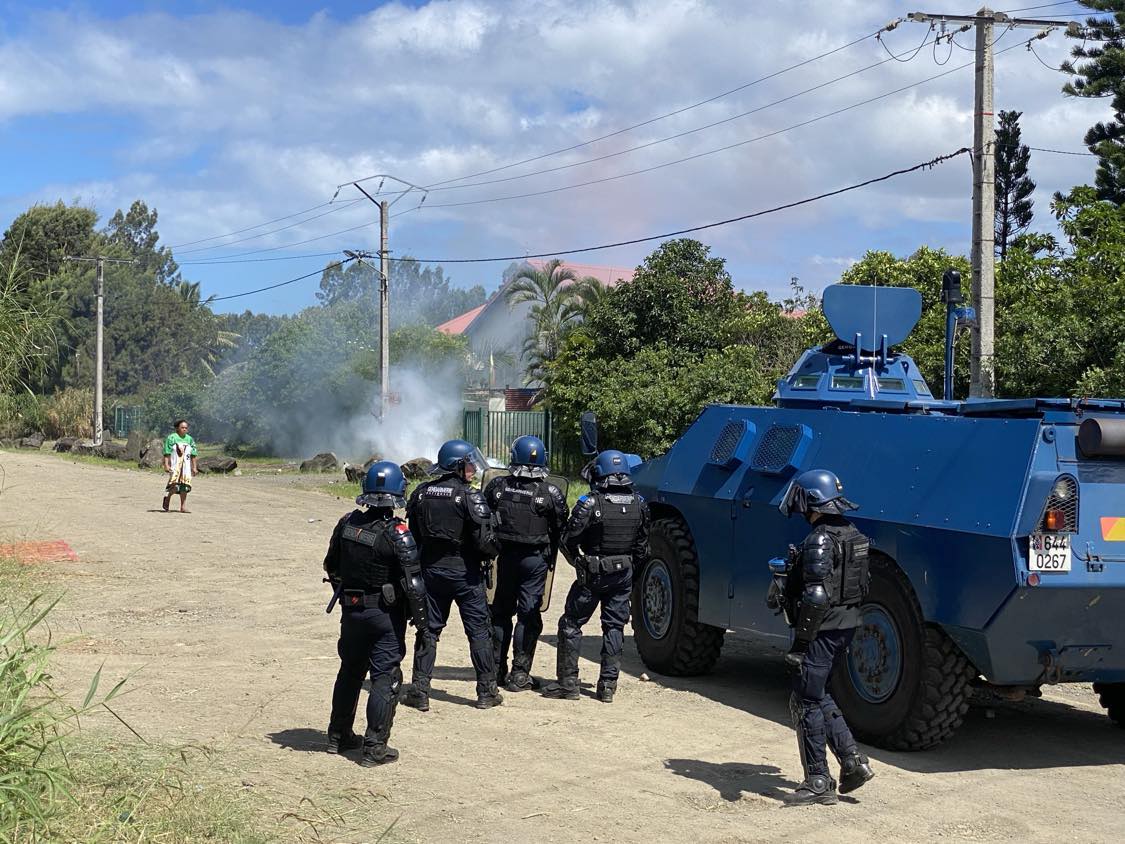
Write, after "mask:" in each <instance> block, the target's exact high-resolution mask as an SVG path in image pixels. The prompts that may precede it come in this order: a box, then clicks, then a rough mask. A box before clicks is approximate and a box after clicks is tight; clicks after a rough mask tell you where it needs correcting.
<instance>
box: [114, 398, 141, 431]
mask: <svg viewBox="0 0 1125 844" xmlns="http://www.w3.org/2000/svg"><path fill="white" fill-rule="evenodd" d="M143 410H144V408H142V407H139V406H138V407H124V406H118V407H115V408H114V409H113V435H114V436H115V437H127V436H129V433H130V432H131V431H132V430H133V429H134V428H139V427H141V420H142V416H141V412H142V411H143Z"/></svg>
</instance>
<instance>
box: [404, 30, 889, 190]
mask: <svg viewBox="0 0 1125 844" xmlns="http://www.w3.org/2000/svg"><path fill="white" fill-rule="evenodd" d="M895 23H896V24H897V23H898V21H896V22H895ZM888 25H889V24H888ZM885 29H886V27H883V28H881V29H877V30H876V31H875V32H870V33H868V34H866V35H863V36H861V37H859V38H856V39H854V40H852V41H849V42H848V43H846V44H841V45H840V46H839V47H834V48H832V49H831V50H828V51H826V52H824V53H820V54H819V55H816V56H813V57H812V58H808V59H804V60H802V61H799V62H797V63H796V64H791V65H789V66H788V67H783V68H782V69H781V70H775V71H774V72H773V73H769V74H766V75H765V76H760V77H758V78H757V79H752V80H750V81H749V82H745V83H743V84H741V85H738V86H736V87H734V88H731V89H730V90H727V91H723V92H722V93H721V94H715V95H714V96H712V97H708V98H706V99H703V100H699V101H698V102H695V103H692V104H691V105H686V106H683V107H681V108H678V109H675V110H673V111H669V112H667V113H665V114H660V115H657V116H656V117H650V118H649V119H647V120H642V121H641V122H640V123H634V124H632V125H630V126H625V127H624V128H621V129H615V130H614V131H612V132H607V133H606V134H604V135H599V136H597V137H596V138H589V139H587V140H585V141H582V142H581V143H577V144H572V145H571V146H567V147H560V148H559V149H555V150H551V151H550V152H544V153H540V154H539V155H534V156H531V157H530V158H525V159H523V160H521V161H513V162H511V163H509V164H502V165H500V166H498V167H493V168H491V169H488V170H480V171H478V172H476V173H466V174H465V175H463V176H457V177H455V178H452V179H444V180H442V181H440V182H434V183H432V184H430V185H427V186H426V187H427V188H428V189H433V188H436V187H440V186H442V185H448V184H452V183H453V182H462V181H464V180H466V179H475V178H477V177H479V176H491V175H492V174H493V173H499V172H500V171H502V170H510V169H511V168H513V167H520V166H521V165H524V164H532V163H534V162H536V161H542V160H543V159H544V158H551V157H552V156H555V155H562V154H563V153H565V152H573V151H574V150H576V149H581V148H582V147H586V146H590V145H591V144H596V143H598V142H599V141H605V140H608V139H609V138H614V137H616V136H618V135H623V134H625V133H626V132H632V131H633V130H634V129H641V128H643V127H645V126H650V125H652V124H653V123H657V122H659V121H661V120H666V119H667V118H669V117H675V116H677V115H680V114H683V113H684V112H687V111H691V110H692V109H696V108H700V107H701V106H705V105H708V104H710V103H713V102H715V101H716V100H721V99H723V98H724V97H729V96H730V95H731V94H737V93H738V92H739V91H745V90H746V89H747V88H751V87H753V86H754V85H758V84H760V83H762V82H766V81H768V80H770V79H775V78H777V77H778V76H781V75H782V74H785V73H789V72H790V71H791V70H796V69H798V68H801V67H804V66H805V65H809V64H812V63H813V62H816V61H820V60H821V59H825V58H828V57H829V56H833V55H835V54H836V53H839V52H842V51H844V50H847V49H849V48H850V47H854V46H855V45H856V44H861V43H863V42H864V41H866V40H868V39H869V38H873V37H876V36H878V35H879V34H880V33H881V32H883V31H884V30H885Z"/></svg>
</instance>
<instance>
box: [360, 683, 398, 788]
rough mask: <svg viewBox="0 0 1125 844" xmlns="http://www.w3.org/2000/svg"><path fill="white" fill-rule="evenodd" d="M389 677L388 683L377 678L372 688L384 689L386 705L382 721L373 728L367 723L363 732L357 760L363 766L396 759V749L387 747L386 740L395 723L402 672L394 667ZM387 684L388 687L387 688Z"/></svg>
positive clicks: (368, 766)
mask: <svg viewBox="0 0 1125 844" xmlns="http://www.w3.org/2000/svg"><path fill="white" fill-rule="evenodd" d="M389 679H390V683H389V684H387V683H386V680H385V679H384V678H382V677H381V678H379V680H378V681H376V682H377V683H378V684H379V688H376V689H372V693H373V694H376V693H380V692H383V691H384V689H386V693H387V697H386V701H387V706H386V709H385V710H384V713H383V719H382V721H381V722H380V723H378V724H376V725H375V728H374V729H372V728H371V725H370V724H369V725H368V727H367V732H366V733H364V736H363V757H362V758H361V759H360V760H359V764H360V765H362V766H363V767H365V768H373V767H375V766H376V765H388V764H390V763H391V762H394V761H395V760H397V759H398V751H397V750H395V749H394V748H393V747H389V746H388V745H387V742H388V741H390V738H391V727H392V726H394V723H395V710H397V709H398V702H399V696H400V694H401V691H402V672H401V671H399V670H397V669H396V670H395V672H394V675H392V676H391V677H390V678H389ZM388 686H389V688H387V687H388Z"/></svg>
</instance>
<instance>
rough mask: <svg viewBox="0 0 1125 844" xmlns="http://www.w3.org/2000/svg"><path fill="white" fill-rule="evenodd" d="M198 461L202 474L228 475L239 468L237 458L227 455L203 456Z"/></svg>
mask: <svg viewBox="0 0 1125 844" xmlns="http://www.w3.org/2000/svg"><path fill="white" fill-rule="evenodd" d="M197 463H198V466H199V474H201V475H226V474H229V473H230V472H233V471H234V470H235V469H237V468H238V461H237V460H235V459H234V458H233V457H225V456H221V457H201V458H200V459H199V460H198V461H197Z"/></svg>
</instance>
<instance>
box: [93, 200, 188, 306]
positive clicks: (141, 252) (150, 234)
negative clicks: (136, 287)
mask: <svg viewBox="0 0 1125 844" xmlns="http://www.w3.org/2000/svg"><path fill="white" fill-rule="evenodd" d="M157 218H158V215H157V213H156V209H155V208H153V209H152V210H151V211H150V210H149V208H148V205H146V204H145V203H144V202H142V201H141V200H139V199H138V200H136V201H134V202H133V204H132V205H130V206H129V212H128V213H124V212H122V211H121V209H120V208H118V209H117V212H116V213H115V214H114V215H113V216H112V217H111V218H110V220H109V223H107V224H106V227H105V231H104V234H105V240H106V243H108V244H110V245H113V246H118V247H120V248H121V249H122V250H123V251H124V253H125V254H126V255H127V256H129V257H130V258H132V259H133V260H134V261H136V262H137V263H136V267H137V269H138V270H139V271H140V272H142V273H145V274H149V273H151V274H152V276H153V277H154V278H155V279H156V281H158V282H159V283H161V284H170V285H178V284H179V283H180V268H179V266H178V265H177V264H176V262H175V261H174V260H173V259H172V250H171V249H169V248H168V247H167V246H158V245H157V244H158V243H159V242H160V233H159V232H157V230H156V222H157ZM197 287H198V285H197Z"/></svg>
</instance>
